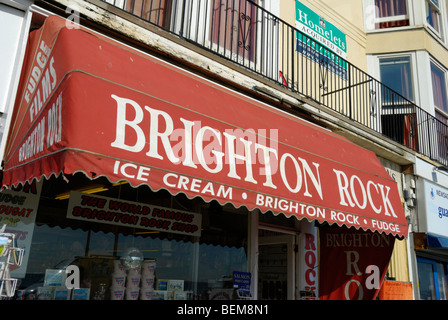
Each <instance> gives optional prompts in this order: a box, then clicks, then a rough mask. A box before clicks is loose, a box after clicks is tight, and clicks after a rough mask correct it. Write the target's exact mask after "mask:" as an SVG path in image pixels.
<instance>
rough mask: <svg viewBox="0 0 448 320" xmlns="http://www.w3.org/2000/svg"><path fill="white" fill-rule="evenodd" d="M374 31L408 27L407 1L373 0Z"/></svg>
mask: <svg viewBox="0 0 448 320" xmlns="http://www.w3.org/2000/svg"><path fill="white" fill-rule="evenodd" d="M375 7H376V19H375V29H385V28H394V27H403V26H408V25H409V17H408V9H407V0H375Z"/></svg>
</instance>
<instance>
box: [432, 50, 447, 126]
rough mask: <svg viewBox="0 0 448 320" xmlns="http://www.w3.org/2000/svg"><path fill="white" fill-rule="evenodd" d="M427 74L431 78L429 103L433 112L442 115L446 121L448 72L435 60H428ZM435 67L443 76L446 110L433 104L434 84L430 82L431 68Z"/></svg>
mask: <svg viewBox="0 0 448 320" xmlns="http://www.w3.org/2000/svg"><path fill="white" fill-rule="evenodd" d="M429 63H430V65H429V72H430V76H431V92H432V95H431V101H432V105H433V106H434V112H439V113H440V114H442V115H443V116H444V117H445V118H447V120H448V70H447V69H446V68H444V67H443V66H442V65H441V64H440V63H438V62H437V61H436V60H434V59H432V58H430V59H429ZM433 67H435V68H437V69H438V70H440V71H441V72H442V74H443V81H444V89H445V95H444V97H445V107H446V109H445V110H444V109H441V108H440V106H437V105H436V103H435V99H434V83H433V81H432V68H433Z"/></svg>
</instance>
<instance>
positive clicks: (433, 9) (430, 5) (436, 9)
mask: <svg viewBox="0 0 448 320" xmlns="http://www.w3.org/2000/svg"><path fill="white" fill-rule="evenodd" d="M426 23H427V24H428V25H430V26H431V28H432V29H433V30H434V31H436V33H437V34H440V33H441V24H440V5H439V0H426Z"/></svg>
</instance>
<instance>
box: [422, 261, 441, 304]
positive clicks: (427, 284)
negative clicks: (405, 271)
mask: <svg viewBox="0 0 448 320" xmlns="http://www.w3.org/2000/svg"><path fill="white" fill-rule="evenodd" d="M417 268H418V280H419V291H420V299H421V300H446V299H447V294H448V292H447V273H446V270H447V266H446V264H443V263H440V262H437V261H434V260H430V259H424V258H421V257H417Z"/></svg>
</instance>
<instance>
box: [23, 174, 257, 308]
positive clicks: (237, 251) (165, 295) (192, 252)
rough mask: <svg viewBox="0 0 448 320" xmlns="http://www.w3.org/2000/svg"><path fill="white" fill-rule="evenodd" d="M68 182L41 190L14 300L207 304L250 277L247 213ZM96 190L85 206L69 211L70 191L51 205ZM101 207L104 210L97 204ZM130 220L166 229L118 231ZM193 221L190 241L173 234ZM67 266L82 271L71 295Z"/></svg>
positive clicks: (79, 179) (185, 233)
mask: <svg viewBox="0 0 448 320" xmlns="http://www.w3.org/2000/svg"><path fill="white" fill-rule="evenodd" d="M69 180H70V184H67V183H66V182H64V181H63V179H62V178H61V177H60V178H57V179H56V178H51V180H45V181H44V183H43V186H42V194H41V197H40V202H39V207H38V211H37V216H36V219H35V222H34V223H33V226H32V228H33V235H32V241H31V243H30V246H29V248H27V250H28V251H29V258H28V259H27V261H26V262H25V263H24V264H22V267H23V269H22V270H21V274H23V276H20V277H19V276H16V277H17V278H19V279H20V285H19V287H18V290H17V294H18V295H20V296H21V297H22V298H24V299H40V300H48V299H50V300H55V299H59V298H60V297H61V296H63V297H64V299H72V300H75V299H77V300H81V299H82V300H86V299H91V300H92V299H93V300H109V299H111V300H137V299H138V300H189V299H207V300H208V299H214V298H216V297H218V296H219V297H224V296H225V297H226V299H234V298H235V297H236V296H237V293H235V290H234V284H233V280H234V279H233V276H234V272H237V273H241V274H242V273H247V272H248V270H247V267H248V265H247V233H248V211H247V210H246V209H245V208H240V209H235V208H234V207H233V206H231V205H225V206H221V205H220V204H218V203H217V202H216V201H212V202H210V203H205V202H204V201H203V200H202V199H201V198H199V197H197V198H194V199H188V198H187V197H186V196H184V195H182V194H179V195H177V196H172V195H171V194H170V193H168V192H167V191H165V190H160V191H158V192H153V191H151V190H150V189H149V188H148V187H147V186H141V187H139V188H134V187H132V186H130V185H129V184H127V183H124V184H118V185H116V184H115V185H114V184H111V183H110V182H108V181H107V179H103V178H100V179H95V180H93V181H89V179H86V178H85V177H83V176H82V174H76V175H74V176H71V177H69ZM98 183H101V184H102V186H103V187H104V190H105V191H102V192H99V193H93V194H86V193H79V194H80V195H82V196H81V197H83V198H82V199H88V200H87V201H89V202H88V203H87V201H86V202H77V203H76V204H75V206H72V205H71V203H73V201H75V199H76V194H74V193H73V192H72V193H71V194H70V198H65V199H63V200H56V199H55V197H56V196H57V195H59V194H61V193H64V192H65V191H67V190H66V189H67V188H68V189H70V190H72V191H73V190H74V189H75V190H79V189H80V188H81V187H82V188H83V189H85V187H86V186H88V185H89V186H94V185H95V186H96V185H97V184H98ZM97 190H98V189H97ZM98 201H104V202H101V203H102V204H104V203H105V204H106V205H104V206H103V205H97V204H98V203H100V202H98ZM156 209H157V210H156ZM81 212H82V214H80V215H78V213H81ZM75 213H76V214H75ZM108 216H110V217H113V219H108V218H107V217H108ZM133 216H134V217H138V218H139V221H140V222H141V221H143V220H144V219H146V220H144V221H147V222H149V221H151V220H154V221H156V220H157V221H162V222H163V221H165V222H169V223H170V226H169V228H164V226H160V228H159V227H154V228H144V227H142V226H141V224H140V223H138V224H131V223H129V224H128V226H125V225H123V222H131V221H132V217H133ZM189 218H192V219H196V218H198V219H199V220H192V219H189ZM119 221H120V222H119ZM191 221H196V222H197V225H198V226H199V230H197V231H196V233H194V234H193V233H192V232H191V230H187V229H186V228H184V229H182V228H173V227H174V225H177V226H180V225H182V224H184V225H187V222H191ZM184 222H185V223H184ZM148 225H151V224H150V223H149V224H148ZM175 229H176V230H175ZM175 231H177V232H175ZM68 266H74V267H75V268H77V270H79V276H80V279H79V290H76V292H75V288H68V287H67V283H66V279H68V278H69V276H68V275H67V274H66V269H67V267H68ZM67 288H68V289H69V290H68V291H67Z"/></svg>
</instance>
